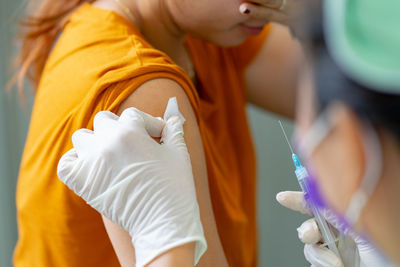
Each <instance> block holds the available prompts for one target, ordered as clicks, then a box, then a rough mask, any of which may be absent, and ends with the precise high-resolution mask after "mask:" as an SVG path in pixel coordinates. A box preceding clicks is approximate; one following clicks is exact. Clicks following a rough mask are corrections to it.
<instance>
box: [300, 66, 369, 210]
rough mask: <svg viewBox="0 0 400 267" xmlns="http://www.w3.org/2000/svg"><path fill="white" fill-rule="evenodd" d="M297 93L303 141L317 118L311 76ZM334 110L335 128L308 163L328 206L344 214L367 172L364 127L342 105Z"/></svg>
mask: <svg viewBox="0 0 400 267" xmlns="http://www.w3.org/2000/svg"><path fill="white" fill-rule="evenodd" d="M298 90H299V91H298V92H299V94H298V95H299V98H298V103H297V104H298V105H297V118H296V134H297V136H298V138H299V140H302V137H304V135H305V134H306V133H307V132H308V131H309V130H310V127H311V126H312V124H313V123H314V121H315V119H316V118H317V117H318V114H317V111H316V103H317V100H316V93H315V90H314V85H313V83H312V74H311V73H304V74H303V76H302V79H301V81H300V83H299V88H298ZM335 106H336V108H335ZM332 107H333V112H332V115H333V116H332V117H334V120H335V123H334V127H333V129H332V130H331V131H330V132H329V134H328V135H327V136H326V137H325V138H324V139H323V140H322V141H321V142H320V143H319V145H318V146H317V147H316V149H315V150H314V151H313V152H312V155H311V158H310V159H309V160H310V163H312V167H313V169H314V171H315V176H316V179H317V182H318V185H319V188H320V190H321V193H322V195H323V197H324V199H325V200H326V202H327V204H328V205H329V206H330V207H332V208H334V209H335V210H336V211H338V212H339V213H341V214H344V213H345V212H346V211H347V208H348V206H349V202H350V199H351V196H352V195H353V194H354V192H355V191H356V190H357V189H358V188H359V186H360V182H361V178H362V177H363V174H364V170H365V166H364V154H363V153H364V150H363V144H362V142H361V140H362V130H360V129H362V126H361V125H359V123H358V119H357V118H356V117H355V116H354V114H353V113H352V112H351V111H350V110H349V109H347V108H346V107H345V106H344V105H343V104H338V103H336V104H332V106H331V108H332Z"/></svg>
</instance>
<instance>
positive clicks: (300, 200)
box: [276, 191, 312, 216]
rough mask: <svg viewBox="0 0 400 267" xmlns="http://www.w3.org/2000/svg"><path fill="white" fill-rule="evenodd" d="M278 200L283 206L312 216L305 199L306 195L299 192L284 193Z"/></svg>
mask: <svg viewBox="0 0 400 267" xmlns="http://www.w3.org/2000/svg"><path fill="white" fill-rule="evenodd" d="M276 200H277V201H278V202H279V204H281V205H282V206H284V207H286V208H288V209H291V210H294V211H299V212H300V213H303V214H308V215H310V216H312V212H311V211H310V209H309V208H308V206H307V203H306V201H305V199H304V193H303V192H298V191H284V192H279V193H278V194H277V195H276Z"/></svg>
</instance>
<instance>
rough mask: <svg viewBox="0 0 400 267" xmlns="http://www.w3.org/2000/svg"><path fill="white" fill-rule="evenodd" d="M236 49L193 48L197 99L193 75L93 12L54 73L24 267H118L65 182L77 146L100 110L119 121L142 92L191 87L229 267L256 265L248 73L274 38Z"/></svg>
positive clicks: (23, 216) (18, 254) (28, 178)
mask: <svg viewBox="0 0 400 267" xmlns="http://www.w3.org/2000/svg"><path fill="white" fill-rule="evenodd" d="M268 28H269V27H267V29H266V30H265V31H264V32H263V34H261V35H259V36H257V37H252V38H249V39H248V40H247V41H246V42H245V43H244V44H243V45H241V46H240V47H236V48H220V47H217V46H215V45H213V44H210V43H206V42H204V41H200V40H196V39H194V38H188V39H187V44H188V47H189V49H190V52H191V55H192V57H193V61H194V66H195V69H196V72H197V75H198V80H199V87H198V88H197V90H196V89H195V87H194V86H193V84H192V83H191V81H190V79H189V78H188V76H187V75H186V74H185V72H184V71H183V70H182V69H181V68H180V67H178V66H177V65H175V64H174V62H173V61H172V60H171V59H170V58H169V57H168V56H167V55H165V54H164V53H162V52H160V51H158V50H156V49H155V48H153V47H152V46H151V45H150V44H149V43H147V42H146V41H145V40H144V39H143V37H142V36H141V35H140V33H138V31H137V30H136V29H135V28H134V27H133V26H132V25H131V24H130V23H129V22H128V21H126V20H125V19H124V18H122V17H120V16H119V15H117V14H115V13H113V12H111V11H107V10H103V9H99V8H96V7H93V6H91V5H90V4H84V5H83V6H82V7H80V8H79V9H78V10H77V11H75V13H74V14H73V15H72V16H71V18H70V20H69V22H68V23H67V25H66V27H65V29H64V32H63V33H62V35H61V36H60V37H59V40H58V41H57V44H56V45H55V47H54V48H53V51H52V53H51V55H50V57H49V59H48V61H47V64H46V66H45V69H44V72H43V75H42V79H41V82H40V84H39V87H38V92H37V95H36V99H35V104H34V108H33V112H32V118H31V124H30V129H29V133H28V138H27V141H26V145H25V150H24V154H23V158H22V162H21V168H20V175H19V180H18V187H17V213H18V226H19V240H18V243H17V247H16V249H15V254H14V264H15V266H16V267H25V266H29V267H30V266H41V267H45V266H51V267H53V266H56V267H63V266H68V267H71V266H82V267H90V266H96V267H97V266H119V263H118V260H117V258H116V256H115V253H114V251H113V248H112V246H111V243H110V241H109V239H108V236H107V234H106V231H105V228H104V225H103V222H102V219H101V216H100V215H99V214H98V213H97V212H96V211H95V210H93V209H92V208H91V207H90V206H88V205H87V204H86V203H85V202H84V201H83V200H82V199H81V198H79V197H78V196H76V195H75V194H74V193H73V192H72V191H71V190H69V189H68V188H67V187H66V186H65V185H64V184H63V183H62V182H60V181H59V179H58V178H57V173H56V170H57V164H58V161H59V159H60V157H61V156H62V155H63V154H64V153H65V152H66V151H68V150H69V149H71V148H72V143H71V136H72V134H73V132H74V131H76V130H78V129H80V128H92V120H93V117H94V115H95V114H96V113H97V112H98V111H101V110H110V111H112V112H117V111H118V108H119V106H120V104H121V103H122V102H123V101H124V100H126V99H127V98H128V96H129V95H131V94H132V93H133V92H134V91H135V89H136V88H138V87H139V86H140V85H142V84H143V83H145V82H146V81H149V80H151V79H156V78H169V79H172V80H174V81H176V82H177V83H178V84H180V85H181V86H182V88H183V89H184V91H185V93H186V94H187V96H188V98H189V100H190V103H191V105H192V107H193V110H194V112H195V115H196V118H197V122H198V124H199V129H200V133H201V136H202V141H203V145H204V150H205V156H206V161H207V168H208V179H209V186H210V192H211V200H212V204H213V210H214V214H215V218H216V222H217V227H218V232H219V235H220V238H221V241H222V245H223V248H224V250H225V254H226V257H227V259H228V262H229V264H230V266H238V267H239V266H240V267H247V266H256V265H257V235H256V205H255V204H256V203H255V200H256V190H255V189H256V188H255V185H256V172H255V155H254V151H253V145H252V140H251V136H250V132H249V127H248V123H247V118H246V111H245V105H246V93H245V87H244V81H243V71H244V68H245V66H246V65H247V64H248V63H249V62H250V60H251V59H252V58H253V57H254V56H255V54H256V53H257V51H258V50H259V49H260V47H261V45H262V44H263V42H264V40H265V38H266V36H267V35H268Z"/></svg>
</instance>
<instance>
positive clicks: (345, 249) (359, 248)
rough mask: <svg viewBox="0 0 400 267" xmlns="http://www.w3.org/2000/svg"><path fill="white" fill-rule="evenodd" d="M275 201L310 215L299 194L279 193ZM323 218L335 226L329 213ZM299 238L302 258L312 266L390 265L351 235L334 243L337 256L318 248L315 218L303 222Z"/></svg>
mask: <svg viewBox="0 0 400 267" xmlns="http://www.w3.org/2000/svg"><path fill="white" fill-rule="evenodd" d="M276 199H277V200H278V202H279V203H280V204H281V205H283V206H284V207H287V208H289V209H292V210H294V211H298V212H301V213H303V214H309V215H312V214H311V212H310V210H309V209H308V207H307V204H306V201H305V200H304V193H303V192H290V191H287V192H280V193H279V194H278V195H277V196H276ZM323 215H324V217H325V219H326V220H327V221H328V222H329V223H331V225H333V226H335V225H336V224H337V223H338V220H336V217H335V215H334V214H333V213H332V212H329V211H325V212H323ZM297 231H298V235H299V239H300V240H301V241H302V242H303V243H304V244H305V245H304V255H305V257H306V259H307V261H308V262H310V263H311V265H312V266H313V267H341V266H344V267H359V266H360V267H388V266H391V264H390V263H389V262H388V261H387V260H386V259H385V258H384V257H383V256H382V255H381V254H380V253H379V252H378V250H377V249H376V248H375V247H374V246H373V245H372V244H370V243H369V242H367V241H366V240H364V239H363V238H361V237H360V236H358V235H357V234H355V233H350V232H349V233H347V235H346V236H342V237H341V238H340V239H339V242H338V249H339V253H340V254H341V257H342V259H340V258H339V257H337V256H336V255H335V254H334V253H333V252H332V251H330V250H329V249H328V248H326V247H321V246H320V245H319V244H318V243H319V242H320V241H321V238H322V237H321V233H320V231H319V228H318V224H317V222H316V220H315V218H312V219H309V220H307V221H305V222H304V223H303V224H302V225H301V226H300V227H299V228H298V229H297Z"/></svg>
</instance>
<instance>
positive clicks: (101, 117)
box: [93, 111, 119, 132]
mask: <svg viewBox="0 0 400 267" xmlns="http://www.w3.org/2000/svg"><path fill="white" fill-rule="evenodd" d="M118 118H119V117H118V116H117V115H115V114H114V113H112V112H110V111H100V112H98V113H97V114H96V116H94V119H93V129H94V131H95V132H97V131H104V130H110V129H114V128H115V127H117V125H118Z"/></svg>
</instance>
